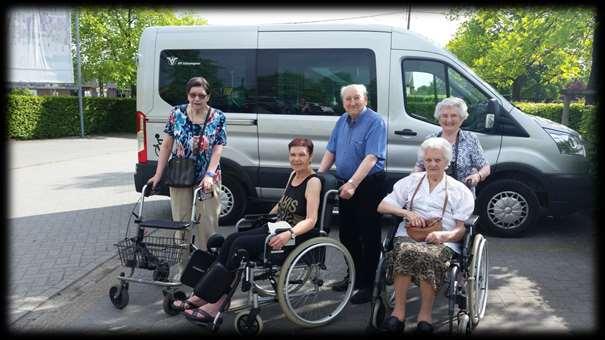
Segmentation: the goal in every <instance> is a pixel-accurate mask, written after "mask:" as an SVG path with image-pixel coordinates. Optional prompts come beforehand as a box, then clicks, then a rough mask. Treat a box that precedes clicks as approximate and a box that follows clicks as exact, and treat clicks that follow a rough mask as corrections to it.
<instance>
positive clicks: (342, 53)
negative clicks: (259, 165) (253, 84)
mask: <svg viewBox="0 0 605 340" xmlns="http://www.w3.org/2000/svg"><path fill="white" fill-rule="evenodd" d="M375 70H376V58H375V56H374V53H373V52H372V51H371V50H365V49H300V50H292V49H287V50H259V53H258V97H257V104H258V111H257V112H258V113H272V114H305V115H327V116H332V115H334V116H336V115H340V114H342V113H343V112H344V108H343V106H342V100H341V99H340V88H341V87H342V86H344V85H348V84H351V83H356V84H364V85H366V87H367V89H368V106H369V107H371V108H373V109H376V106H377V102H376V71H375Z"/></svg>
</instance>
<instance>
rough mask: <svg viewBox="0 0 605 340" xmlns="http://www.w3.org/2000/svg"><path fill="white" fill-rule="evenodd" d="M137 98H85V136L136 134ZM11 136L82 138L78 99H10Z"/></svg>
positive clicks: (8, 100) (21, 137)
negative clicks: (116, 133) (115, 133)
mask: <svg viewBox="0 0 605 340" xmlns="http://www.w3.org/2000/svg"><path fill="white" fill-rule="evenodd" d="M135 103H136V102H135V99H131V98H105V97H84V98H83V101H82V104H83V109H84V133H85V134H87V135H88V134H102V133H114V132H132V133H134V132H135V110H136V104H135ZM7 114H8V135H9V137H10V138H15V139H39V138H57V137H66V136H79V135H80V113H79V108H78V97H56V96H52V97H51V96H23V95H12V94H9V95H8V98H7Z"/></svg>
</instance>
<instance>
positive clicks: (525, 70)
mask: <svg viewBox="0 0 605 340" xmlns="http://www.w3.org/2000/svg"><path fill="white" fill-rule="evenodd" d="M456 14H457V13H456V12H454V13H453V14H451V15H452V17H454V16H455V15H456ZM465 14H466V15H469V14H470V15H469V17H470V18H469V19H468V20H467V21H465V22H464V23H463V24H462V25H461V26H460V28H459V29H458V31H457V32H456V35H455V36H454V39H452V40H451V41H450V42H449V43H448V45H447V48H448V49H449V50H450V51H451V52H452V53H454V54H455V55H456V56H458V57H459V58H460V59H461V60H462V61H464V62H465V63H467V64H468V65H469V66H471V68H473V70H474V71H475V72H477V73H478V74H479V75H480V76H481V77H482V78H484V79H485V80H486V81H487V82H489V83H490V84H492V85H494V86H495V87H496V88H498V89H499V90H500V91H502V92H504V93H507V92H509V93H510V92H512V99H513V100H519V99H522V98H531V99H551V100H552V99H556V98H558V95H559V90H560V89H562V88H564V87H565V85H566V84H567V83H569V82H570V81H571V80H573V79H582V80H584V81H585V82H586V81H587V79H588V75H589V72H590V68H591V62H592V60H591V58H590V55H591V53H592V49H591V47H592V41H593V30H594V27H595V19H594V18H595V11H594V10H593V9H590V8H580V7H576V8H571V7H569V8H548V7H532V8H505V9H494V8H489V9H479V10H473V11H468V10H465Z"/></svg>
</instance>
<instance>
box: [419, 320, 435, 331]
mask: <svg viewBox="0 0 605 340" xmlns="http://www.w3.org/2000/svg"><path fill="white" fill-rule="evenodd" d="M416 333H419V334H432V333H433V325H431V324H430V323H428V322H426V321H419V322H418V324H417V325H416Z"/></svg>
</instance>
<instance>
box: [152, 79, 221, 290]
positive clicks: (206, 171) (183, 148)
mask: <svg viewBox="0 0 605 340" xmlns="http://www.w3.org/2000/svg"><path fill="white" fill-rule="evenodd" d="M185 89H186V95H187V101H188V104H183V105H177V106H175V107H173V108H172V109H171V111H170V115H169V118H168V122H167V123H166V127H165V128H164V140H163V142H162V145H161V147H160V154H159V157H158V165H157V168H156V171H155V175H154V176H153V177H151V178H150V179H149V181H148V183H153V187H154V189H155V187H156V186H157V184H158V183H159V182H160V180H161V179H162V174H163V173H164V170H165V168H166V165H167V164H168V159H169V158H173V157H180V158H191V159H194V160H195V182H194V184H193V185H192V186H191V187H185V188H181V187H170V207H171V210H172V219H173V220H174V221H191V208H192V207H191V205H192V202H193V191H194V189H195V188H196V187H202V188H203V191H204V193H205V194H206V195H205V196H207V197H208V198H207V199H204V200H202V201H199V200H197V201H196V211H197V212H198V213H199V218H200V219H199V223H198V224H197V230H196V232H195V235H196V238H195V241H196V244H197V246H198V248H201V249H204V250H206V243H207V241H208V238H209V237H210V235H211V234H213V233H215V232H216V230H217V229H218V218H219V214H220V206H221V205H220V188H221V167H220V164H219V161H220V159H221V153H222V152H223V146H224V145H225V144H226V143H227V133H226V131H225V114H224V113H223V112H222V111H221V110H219V109H216V108H213V107H210V106H209V105H208V101H209V100H210V85H209V84H208V81H207V80H206V79H204V78H203V77H194V78H191V79H190V80H189V81H188V82H187V84H186V85H185ZM181 233H183V232H181V231H177V235H175V239H178V240H184V241H189V240H190V237H191V235H189V234H190V232H189V231H185V232H184V233H185V234H184V235H183V234H181ZM185 263H187V259H186V258H184V256H183V257H182V259H181V262H180V263H179V265H178V271H177V273H176V275H175V281H176V280H178V279H179V278H180V274H181V273H182V271H183V270H184V267H185Z"/></svg>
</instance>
